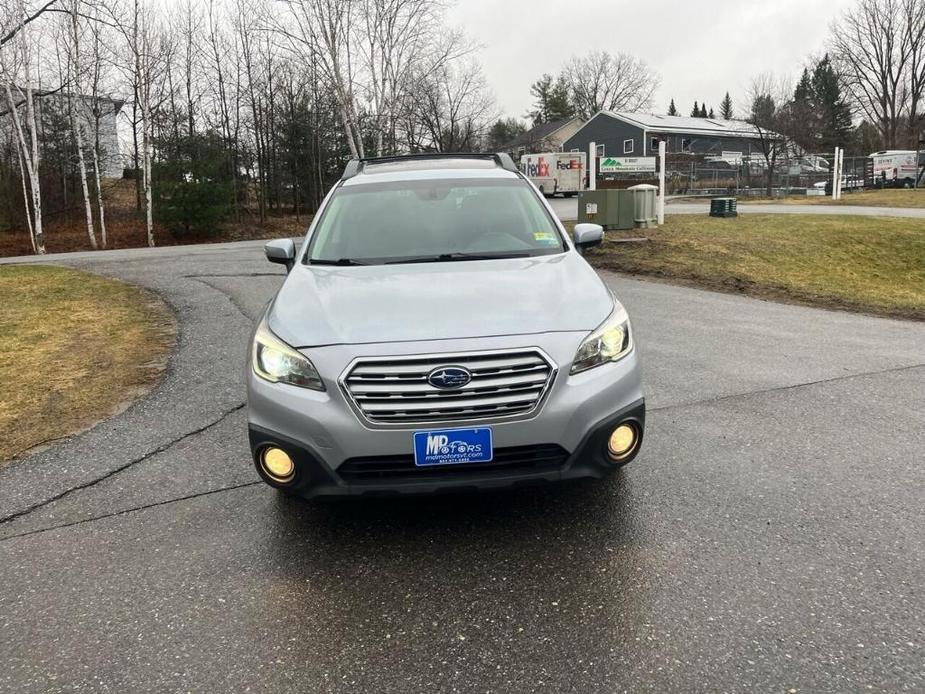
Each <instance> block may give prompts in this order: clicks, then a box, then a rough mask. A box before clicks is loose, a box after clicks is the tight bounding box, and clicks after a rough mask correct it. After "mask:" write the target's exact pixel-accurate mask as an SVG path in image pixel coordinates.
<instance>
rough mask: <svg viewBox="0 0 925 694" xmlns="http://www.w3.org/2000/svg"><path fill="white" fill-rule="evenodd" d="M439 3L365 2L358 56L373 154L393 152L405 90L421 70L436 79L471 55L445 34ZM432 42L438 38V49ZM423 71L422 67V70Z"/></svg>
mask: <svg viewBox="0 0 925 694" xmlns="http://www.w3.org/2000/svg"><path fill="white" fill-rule="evenodd" d="M442 9H443V8H442V4H441V3H440V2H438V0H363V6H362V24H361V29H362V31H361V32H360V36H359V38H360V40H359V41H358V42H357V43H358V45H359V46H360V52H361V54H362V57H363V69H364V73H365V74H364V81H365V90H364V91H365V93H366V95H367V98H368V100H369V102H370V104H371V108H372V111H373V114H374V123H375V132H376V152H377V153H379V154H383V153H384V148H385V141H386V140H387V139H389V140H391V141H390V144H389V146H390V148H391V149H394V148H395V144H396V143H395V141H394V137H395V124H396V121H397V119H398V118H399V116H400V113H399V109H400V108H401V106H402V104H403V103H406V101H405V99H404V97H405V93H404V90H405V89H407V87H408V85H409V84H411V83H412V81H413V79H414V77H415V73H416V72H417V73H418V75H417V77H418V79H420V78H421V77H426V75H421V74H420V72H421V71H422V70H427V71H430V72H431V73H436V72H437V71H439V70H441V69H442V68H443V67H444V66H446V65H447V64H448V63H450V62H452V61H454V60H457V59H458V58H460V57H462V56H463V55H465V54H466V53H468V52H469V51H470V50H471V46H469V44H468V43H467V42H466V41H465V40H463V38H462V36H461V35H460V34H459V33H458V32H452V31H446V30H445V29H444V28H443V21H442V20H443V16H442ZM435 36H441V40H440V42H439V43H437V42H435V41H434V37H435ZM425 66H426V67H425Z"/></svg>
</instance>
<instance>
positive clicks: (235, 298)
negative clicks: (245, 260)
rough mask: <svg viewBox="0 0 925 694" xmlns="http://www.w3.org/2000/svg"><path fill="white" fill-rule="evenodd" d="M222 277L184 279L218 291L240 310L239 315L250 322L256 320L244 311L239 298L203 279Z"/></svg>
mask: <svg viewBox="0 0 925 694" xmlns="http://www.w3.org/2000/svg"><path fill="white" fill-rule="evenodd" d="M222 276H223V275H184V277H188V278H189V279H192V280H195V281H196V282H199V283H200V284H204V285H205V286H207V287H209V289H214V290H215V291H217V292H218V293H219V294H221V295H222V296H224V297H225V298H226V299H228V302H229V303H230V304H231V305H232V306H234V307H235V308H236V309H237V310H238V313H240V314H241V315H242V316H244V317H245V318H246V319H247V320H249V321H254V320H256V319H255V318H254V317H253V316H252V315H250V314H249V313H248V312H247V311H246V310H245V309H244V306H243V305H242V304H241V303H240V302H239V301H238V299H237V297H235V296H234V295H233V294H232V293H231V292H226V291H225V290H224V289H222V288H221V287H216V286H215V285H214V284H212V283H211V282H207V281H206V280H204V279H202V278H203V277H222ZM229 276H230V277H236V275H229Z"/></svg>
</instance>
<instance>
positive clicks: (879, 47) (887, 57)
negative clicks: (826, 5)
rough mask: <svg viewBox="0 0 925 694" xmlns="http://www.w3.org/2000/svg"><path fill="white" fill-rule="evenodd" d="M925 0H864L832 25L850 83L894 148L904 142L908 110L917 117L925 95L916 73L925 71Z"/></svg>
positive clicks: (836, 52)
mask: <svg viewBox="0 0 925 694" xmlns="http://www.w3.org/2000/svg"><path fill="white" fill-rule="evenodd" d="M923 2H925V0H858V4H857V6H856V7H855V8H853V9H851V10H848V11H847V12H845V13H844V15H842V17H841V19H840V20H839V21H838V22H836V23H835V24H833V26H832V38H831V43H832V53H833V55H834V56H835V59H836V61H837V64H838V67H839V70H840V72H842V73H843V75H844V76H845V80H846V86H847V87H848V89H849V91H850V93H851V95H852V96H853V98H854V100H855V102H856V103H857V105H858V106H859V107H860V109H861V110H862V111H863V112H864V114H865V115H866V116H867V118H868V119H870V121H871V122H873V123H876V124H877V126H878V127H879V129H880V133H881V135H882V137H883V140H884V143H885V144H886V146H887V147H890V148H895V147H897V145H898V141H899V136H900V123H901V120H902V118H903V113H904V112H905V110H906V109H907V108H908V107H910V106H912V109H913V119H914V117H915V116H914V111H915V109H916V108H917V107H918V102H919V100H920V97H921V94H922V84H921V83H920V82H919V81H918V78H917V79H916V81H917V82H919V83H918V84H917V88H918V93H917V94H913V90H912V83H911V82H912V80H911V79H910V74H911V73H912V72H918V73H919V74H921V70H922V69H923V66H922V62H925V61H923V57H925V55H923V51H925V46H923V45H922V41H923V39H922V35H921V25H920V24H919V22H920V21H921V17H920V15H921V12H922V9H921V5H922V4H923ZM913 25H916V28H915V29H913ZM914 31H919V33H918V34H914ZM913 63H915V64H916V65H915V68H913V67H912V65H913ZM922 76H923V77H925V75H922Z"/></svg>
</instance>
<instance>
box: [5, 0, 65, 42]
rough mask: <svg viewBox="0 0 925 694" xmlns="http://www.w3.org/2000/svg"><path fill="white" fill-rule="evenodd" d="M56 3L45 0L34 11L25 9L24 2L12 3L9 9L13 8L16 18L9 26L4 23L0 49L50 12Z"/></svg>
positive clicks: (56, 0)
mask: <svg viewBox="0 0 925 694" xmlns="http://www.w3.org/2000/svg"><path fill="white" fill-rule="evenodd" d="M57 2H58V0H47V1H46V2H44V3H42V4H41V5H40V6H39V7H38V8H36V9H35V10H29V9H27V8H26V5H25V3H24V2H14V3H12V4H11V7H12V8H14V15H16V16H17V17H18V18H17V19H16V20H15V21H13V22H11V23H10V25H9V26H7V24H6V23H4V25H3V34H2V35H0V47H2V46H4V45H6V44H7V43H9V42H10V41H12V40H13V39H14V38H16V35H17V34H18V33H19V32H21V31H23V30H24V29H25V28H26V27H27V26H29V25H30V24H31V23H32V22H34V21H35V20H37V19H38V18H39V17H41V16H42V15H43V14H45V13H46V12H48V11H49V10H51V9H52V8H53V7H54V6H55V5H56V4H57Z"/></svg>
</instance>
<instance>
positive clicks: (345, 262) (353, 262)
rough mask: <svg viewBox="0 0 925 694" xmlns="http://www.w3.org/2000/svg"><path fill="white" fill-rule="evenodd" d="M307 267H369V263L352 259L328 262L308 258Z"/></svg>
mask: <svg viewBox="0 0 925 694" xmlns="http://www.w3.org/2000/svg"><path fill="white" fill-rule="evenodd" d="M308 264H309V265H369V263H364V262H361V261H359V260H354V259H353V258H337V259H336V260H329V259H324V258H309V259H308Z"/></svg>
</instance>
